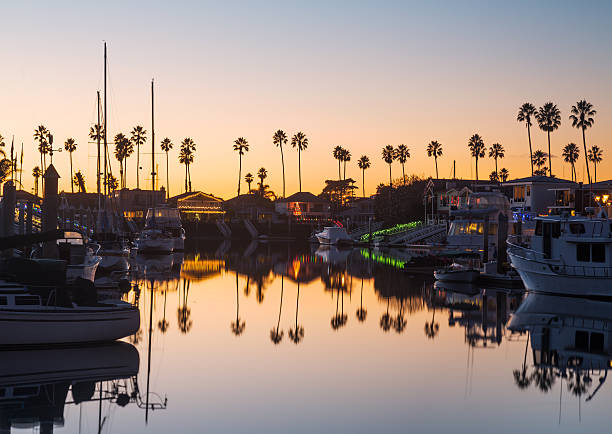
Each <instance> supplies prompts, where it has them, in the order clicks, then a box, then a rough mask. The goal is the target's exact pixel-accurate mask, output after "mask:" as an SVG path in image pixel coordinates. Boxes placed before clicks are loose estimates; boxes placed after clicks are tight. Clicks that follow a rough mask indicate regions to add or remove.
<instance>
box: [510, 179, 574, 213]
mask: <svg viewBox="0 0 612 434" xmlns="http://www.w3.org/2000/svg"><path fill="white" fill-rule="evenodd" d="M577 188H578V184H576V183H575V182H572V181H568V180H566V179H560V178H554V177H550V176H528V177H526V178H519V179H513V180H511V181H508V182H504V183H503V184H502V190H503V191H504V193H505V194H506V196H508V199H509V200H510V208H511V210H512V211H513V212H514V213H520V214H523V215H526V216H529V217H533V216H536V215H539V214H548V212H549V210H550V211H552V212H560V211H562V210H568V211H569V210H573V209H575V208H576V199H575V191H576V189H577Z"/></svg>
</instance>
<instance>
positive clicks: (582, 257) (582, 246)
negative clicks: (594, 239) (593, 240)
mask: <svg viewBox="0 0 612 434" xmlns="http://www.w3.org/2000/svg"><path fill="white" fill-rule="evenodd" d="M576 260H577V261H578V262H591V246H590V245H589V244H588V243H578V244H576Z"/></svg>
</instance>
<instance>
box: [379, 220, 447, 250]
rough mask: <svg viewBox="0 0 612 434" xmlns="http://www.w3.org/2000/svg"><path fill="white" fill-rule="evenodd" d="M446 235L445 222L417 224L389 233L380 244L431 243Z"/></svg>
mask: <svg viewBox="0 0 612 434" xmlns="http://www.w3.org/2000/svg"><path fill="white" fill-rule="evenodd" d="M445 236H446V224H444V223H436V224H429V225H419V226H417V227H415V228H412V229H409V230H407V231H405V232H400V233H397V234H393V235H389V236H387V237H385V239H384V241H383V242H382V243H380V244H386V245H398V244H402V245H405V244H422V243H432V242H436V241H440V240H442V239H443V238H444V237H445Z"/></svg>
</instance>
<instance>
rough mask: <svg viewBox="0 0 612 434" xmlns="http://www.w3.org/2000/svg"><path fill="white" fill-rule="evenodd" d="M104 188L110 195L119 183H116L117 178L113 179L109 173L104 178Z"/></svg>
mask: <svg viewBox="0 0 612 434" xmlns="http://www.w3.org/2000/svg"><path fill="white" fill-rule="evenodd" d="M106 186H107V187H108V191H110V192H111V193H112V192H113V191H115V190H117V188H118V187H119V182H117V178H115V177H114V176H113V174H112V173H109V174H108V176H107V177H106Z"/></svg>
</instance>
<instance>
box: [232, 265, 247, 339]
mask: <svg viewBox="0 0 612 434" xmlns="http://www.w3.org/2000/svg"><path fill="white" fill-rule="evenodd" d="M239 296H240V293H239V292H238V273H237V272H236V321H232V333H234V334H235V335H236V336H240V335H241V334H242V333H243V332H244V329H245V327H246V322H244V321H243V320H242V319H240V299H239Z"/></svg>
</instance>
